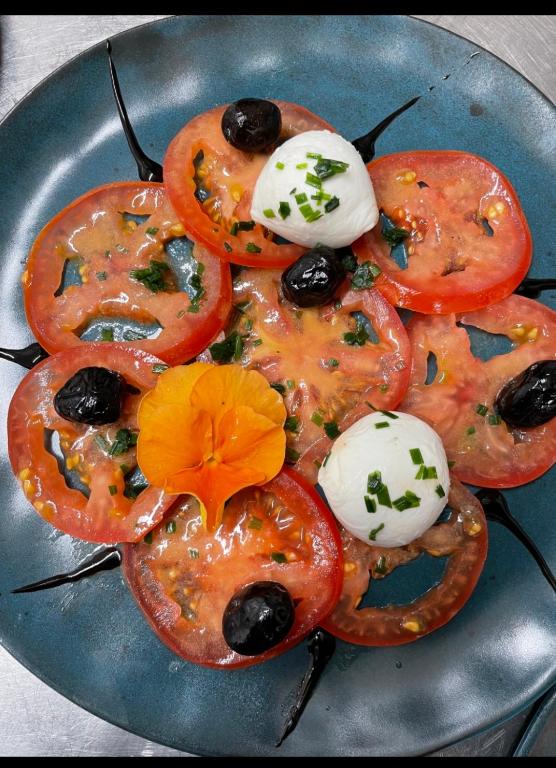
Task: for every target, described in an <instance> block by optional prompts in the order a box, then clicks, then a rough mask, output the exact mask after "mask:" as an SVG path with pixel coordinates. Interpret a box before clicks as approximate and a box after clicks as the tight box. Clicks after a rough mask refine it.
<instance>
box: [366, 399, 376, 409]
mask: <svg viewBox="0 0 556 768" xmlns="http://www.w3.org/2000/svg"><path fill="white" fill-rule="evenodd" d="M365 405H368V406H369V408H370V409H371V411H376V408H375V407H374V405H373V404H372V403H370V402H369V401H368V400H365Z"/></svg>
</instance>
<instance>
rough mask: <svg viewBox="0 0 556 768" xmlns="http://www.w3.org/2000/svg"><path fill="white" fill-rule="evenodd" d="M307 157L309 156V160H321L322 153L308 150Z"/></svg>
mask: <svg viewBox="0 0 556 768" xmlns="http://www.w3.org/2000/svg"><path fill="white" fill-rule="evenodd" d="M305 157H308V158H309V160H320V159H321V157H322V155H319V154H318V153H317V152H307V154H306V155H305Z"/></svg>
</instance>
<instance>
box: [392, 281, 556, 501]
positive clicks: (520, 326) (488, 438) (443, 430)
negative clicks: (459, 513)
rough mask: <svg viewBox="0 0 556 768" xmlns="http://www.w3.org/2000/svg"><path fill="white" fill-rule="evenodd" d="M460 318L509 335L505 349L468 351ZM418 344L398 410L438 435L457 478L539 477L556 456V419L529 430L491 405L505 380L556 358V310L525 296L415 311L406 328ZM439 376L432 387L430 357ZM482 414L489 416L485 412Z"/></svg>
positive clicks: (506, 482) (500, 482)
mask: <svg viewBox="0 0 556 768" xmlns="http://www.w3.org/2000/svg"><path fill="white" fill-rule="evenodd" d="M456 323H463V324H464V325H471V326H475V327H476V328H481V329H482V330H483V331H487V332H488V333H493V334H502V335H504V336H507V337H508V338H509V339H510V340H511V341H512V342H513V345H514V348H513V349H512V351H510V352H508V353H507V354H502V355H496V356H495V357H492V358H491V359H490V360H487V361H483V360H480V359H479V358H477V357H475V356H474V355H473V354H472V352H471V344H470V339H469V335H468V333H467V331H466V330H465V328H462V327H460V326H459V325H457V324H456ZM408 332H409V337H410V340H411V345H412V349H413V366H412V371H411V382H410V387H409V390H408V392H407V395H406V397H405V399H404V401H403V403H402V406H401V408H402V409H403V410H404V411H407V412H408V413H412V414H413V415H414V416H418V417H419V418H421V419H424V421H426V422H428V423H429V424H430V425H431V426H432V427H433V428H434V429H435V430H436V431H437V432H438V434H439V435H440V437H441V438H442V441H443V443H444V447H445V448H446V453H447V455H448V459H450V460H451V461H454V462H455V464H454V468H453V472H454V474H455V475H456V477H458V478H459V479H460V480H462V481H463V482H466V483H473V484H474V485H484V486H486V487H488V488H511V487H512V486H516V485H522V484H523V483H527V482H529V481H530V480H534V479H535V478H536V477H539V476H540V475H542V474H543V473H544V472H546V471H547V470H548V469H550V467H551V466H552V465H553V464H554V462H555V461H556V419H553V420H552V421H549V422H548V423H546V424H543V425H542V426H540V427H535V428H532V429H511V428H509V427H508V426H507V425H506V424H505V423H504V422H503V421H502V422H501V423H498V420H497V419H496V417H495V413H494V411H493V404H494V401H495V399H496V396H497V394H498V392H499V391H500V390H501V388H502V387H503V385H504V384H506V382H508V381H509V380H510V379H513V378H514V377H515V376H517V374H519V373H521V372H522V371H524V370H525V369H526V368H528V367H529V366H530V365H531V364H532V363H534V362H536V361H537V360H549V359H554V358H555V357H556V313H555V312H554V311H553V310H551V309H549V308H548V307H546V306H544V305H543V304H540V303H539V302H537V301H532V300H531V299H526V298H524V297H522V296H516V295H512V296H508V298H506V299H504V300H503V301H501V302H499V303H498V304H493V305H492V306H490V307H486V308H485V309H482V310H479V311H477V312H469V313H465V314H462V315H446V316H445V317H430V316H429V317H423V316H417V315H416V316H415V317H413V318H412V319H411V321H410V322H409V325H408ZM431 353H432V354H433V355H434V356H435V357H436V364H437V373H436V376H435V378H434V380H433V381H432V382H431V383H430V384H427V383H426V381H427V361H428V358H429V355H430V354H431ZM483 412H484V415H483Z"/></svg>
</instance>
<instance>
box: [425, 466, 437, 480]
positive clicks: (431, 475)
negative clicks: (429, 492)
mask: <svg viewBox="0 0 556 768" xmlns="http://www.w3.org/2000/svg"><path fill="white" fill-rule="evenodd" d="M423 480H438V475H437V473H436V467H426V468H425V477H424V478H423Z"/></svg>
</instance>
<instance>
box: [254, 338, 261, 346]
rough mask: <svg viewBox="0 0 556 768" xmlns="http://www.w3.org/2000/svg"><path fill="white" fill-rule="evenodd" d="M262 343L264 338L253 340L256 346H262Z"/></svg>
mask: <svg viewBox="0 0 556 768" xmlns="http://www.w3.org/2000/svg"><path fill="white" fill-rule="evenodd" d="M262 343H263V340H262V339H255V340H254V341H253V346H254V347H260V345H261V344H262Z"/></svg>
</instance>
